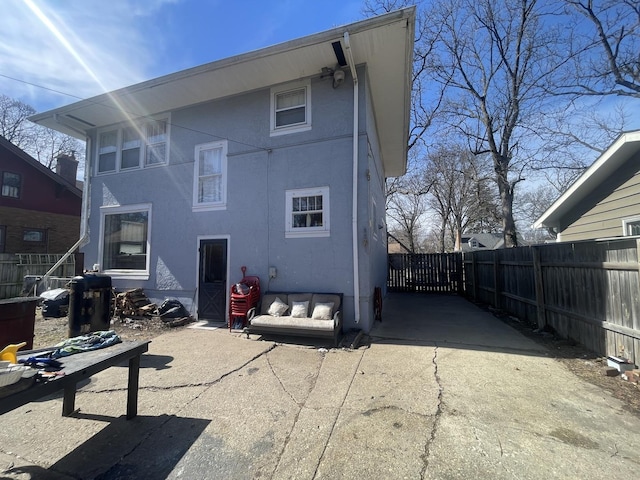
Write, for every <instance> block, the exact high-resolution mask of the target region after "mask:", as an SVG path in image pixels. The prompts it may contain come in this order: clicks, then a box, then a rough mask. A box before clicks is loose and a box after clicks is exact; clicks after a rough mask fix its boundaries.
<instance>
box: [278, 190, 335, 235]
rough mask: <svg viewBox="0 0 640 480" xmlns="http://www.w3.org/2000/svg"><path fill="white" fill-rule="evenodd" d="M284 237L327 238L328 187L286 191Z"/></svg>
mask: <svg viewBox="0 0 640 480" xmlns="http://www.w3.org/2000/svg"><path fill="white" fill-rule="evenodd" d="M286 210H287V217H286V221H285V237H328V236H329V233H330V231H329V187H320V188H305V189H299V190H287V192H286Z"/></svg>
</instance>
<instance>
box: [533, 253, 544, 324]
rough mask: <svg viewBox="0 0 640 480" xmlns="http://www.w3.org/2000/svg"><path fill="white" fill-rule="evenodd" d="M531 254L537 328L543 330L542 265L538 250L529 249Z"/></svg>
mask: <svg viewBox="0 0 640 480" xmlns="http://www.w3.org/2000/svg"><path fill="white" fill-rule="evenodd" d="M530 248H531V249H532V252H533V278H534V282H535V291H536V311H537V317H538V328H543V327H544V326H545V325H546V324H547V312H546V307H545V303H544V278H543V276H542V264H541V261H540V249H539V248H537V247H534V246H532V247H530Z"/></svg>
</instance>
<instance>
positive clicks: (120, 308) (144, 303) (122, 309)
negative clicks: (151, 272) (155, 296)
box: [115, 288, 158, 320]
mask: <svg viewBox="0 0 640 480" xmlns="http://www.w3.org/2000/svg"><path fill="white" fill-rule="evenodd" d="M157 310H158V306H157V305H156V304H155V303H151V301H150V300H149V299H148V298H147V296H146V295H145V293H144V290H142V288H135V289H133V290H127V291H126V292H122V293H118V294H117V295H116V310H115V316H116V317H120V318H125V317H127V318H131V319H133V320H144V319H148V318H150V317H152V316H154V315H155V314H156V311H157Z"/></svg>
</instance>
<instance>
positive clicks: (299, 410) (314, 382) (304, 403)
mask: <svg viewBox="0 0 640 480" xmlns="http://www.w3.org/2000/svg"><path fill="white" fill-rule="evenodd" d="M325 358H326V355H322V362H320V367H319V368H318V372H317V373H316V376H315V377H314V379H313V384H312V385H311V388H310V389H309V395H307V398H306V399H305V400H304V402H302V403H298V402H296V399H295V398H293V396H292V395H291V394H290V393H289V392H288V391H287V389H286V388H285V386H284V384H283V383H282V381H281V380H280V377H278V375H277V374H276V372H275V371H274V370H273V367H272V366H271V362H269V357H268V356H267V364H268V365H269V368H270V369H271V372H272V373H273V375H274V376H275V377H276V378H277V379H278V382H279V383H280V386H281V387H282V389H283V390H284V391H285V392H286V393H287V395H289V396H290V397H291V399H292V400H293V402H294V403H295V404H296V405H297V406H298V411H297V412H296V414H295V416H294V417H293V423H292V424H291V428H290V429H289V432H287V437H286V438H285V439H284V443H283V445H282V449H280V453H278V461H277V462H276V465H275V467H274V468H273V471H272V472H271V478H273V476H274V475H275V473H276V472H277V471H278V467H279V466H280V462H281V461H282V457H283V455H284V452H285V450H286V449H287V446H288V445H289V442H290V441H291V434H292V433H293V431H294V430H295V428H296V425H297V424H298V419H299V418H300V414H301V413H302V409H303V408H304V407H305V405H306V403H307V400H308V399H309V396H310V395H311V392H313V389H314V388H316V385H317V383H318V377H320V370H322V365H324V360H325Z"/></svg>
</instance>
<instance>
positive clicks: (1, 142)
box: [0, 135, 82, 198]
mask: <svg viewBox="0 0 640 480" xmlns="http://www.w3.org/2000/svg"><path fill="white" fill-rule="evenodd" d="M0 148H4V149H5V150H8V151H9V152H11V153H12V154H14V155H15V156H16V157H18V158H20V159H22V160H23V161H24V162H25V163H27V164H28V165H30V166H31V167H33V168H35V169H36V170H38V171H39V172H40V173H42V174H44V175H46V176H47V177H49V178H51V179H52V180H53V181H54V182H56V183H57V184H59V185H62V186H63V187H65V188H66V189H68V190H69V191H70V192H71V193H72V194H74V195H76V196H77V197H78V198H82V190H80V189H79V188H78V187H76V186H75V185H74V184H72V183H71V182H69V181H67V180H66V179H65V178H63V177H61V176H60V175H58V174H57V173H56V172H54V171H52V170H51V169H49V168H47V167H45V166H44V165H43V164H41V163H40V162H39V161H38V160H36V159H35V158H33V157H32V156H31V155H29V154H28V153H27V152H25V151H24V150H22V149H21V148H19V147H17V146H15V145H14V144H13V143H11V142H10V141H9V140H7V139H6V138H4V137H3V136H2V135H0Z"/></svg>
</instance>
